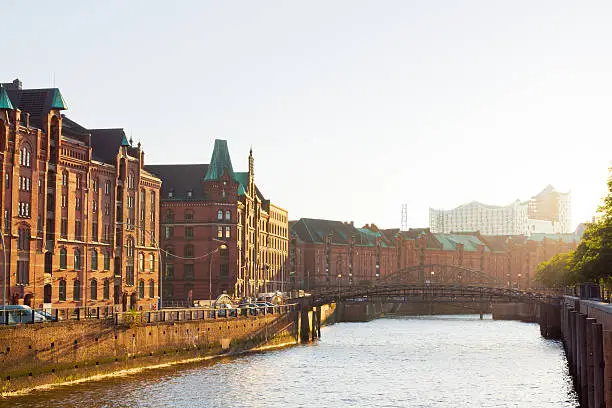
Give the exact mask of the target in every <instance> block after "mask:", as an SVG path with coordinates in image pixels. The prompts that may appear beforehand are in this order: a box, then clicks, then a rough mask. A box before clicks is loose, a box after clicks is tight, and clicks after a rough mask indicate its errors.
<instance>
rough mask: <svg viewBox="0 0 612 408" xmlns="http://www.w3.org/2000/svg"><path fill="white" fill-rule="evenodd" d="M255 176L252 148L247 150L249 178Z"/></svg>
mask: <svg viewBox="0 0 612 408" xmlns="http://www.w3.org/2000/svg"><path fill="white" fill-rule="evenodd" d="M254 175H255V160H254V159H253V147H251V150H249V177H253V176H254Z"/></svg>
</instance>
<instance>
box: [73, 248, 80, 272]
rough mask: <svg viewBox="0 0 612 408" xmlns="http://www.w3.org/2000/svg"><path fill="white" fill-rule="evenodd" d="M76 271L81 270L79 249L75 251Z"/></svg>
mask: <svg viewBox="0 0 612 408" xmlns="http://www.w3.org/2000/svg"><path fill="white" fill-rule="evenodd" d="M74 269H75V270H77V271H80V270H81V251H79V249H78V248H76V249H75V250H74Z"/></svg>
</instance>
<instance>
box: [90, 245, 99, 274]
mask: <svg viewBox="0 0 612 408" xmlns="http://www.w3.org/2000/svg"><path fill="white" fill-rule="evenodd" d="M91 270H92V271H97V270H98V251H96V250H95V249H92V250H91Z"/></svg>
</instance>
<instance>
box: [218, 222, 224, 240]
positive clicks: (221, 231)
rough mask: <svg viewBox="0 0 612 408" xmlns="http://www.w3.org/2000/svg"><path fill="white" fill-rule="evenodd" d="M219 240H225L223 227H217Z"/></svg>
mask: <svg viewBox="0 0 612 408" xmlns="http://www.w3.org/2000/svg"><path fill="white" fill-rule="evenodd" d="M217 238H223V227H222V226H220V225H219V226H218V227H217Z"/></svg>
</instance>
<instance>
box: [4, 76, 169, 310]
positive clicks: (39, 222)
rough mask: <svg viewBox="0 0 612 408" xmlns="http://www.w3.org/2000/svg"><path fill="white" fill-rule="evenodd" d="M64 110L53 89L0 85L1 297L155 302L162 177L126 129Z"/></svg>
mask: <svg viewBox="0 0 612 408" xmlns="http://www.w3.org/2000/svg"><path fill="white" fill-rule="evenodd" d="M63 110H66V103H65V102H64V99H63V97H62V95H61V93H60V91H59V89H57V88H46V89H23V88H22V86H21V83H20V81H19V80H15V81H14V82H13V83H8V84H2V86H1V87H0V154H1V156H0V160H1V161H2V166H1V168H2V178H1V179H2V194H0V200H1V203H0V205H1V206H2V209H3V217H2V232H3V239H4V243H5V244H6V246H5V251H4V255H5V256H6V259H7V265H6V266H7V268H6V269H7V276H6V279H7V286H6V288H5V290H6V292H5V294H6V297H7V299H8V301H9V302H11V303H24V304H27V305H30V306H32V307H35V308H41V307H45V308H56V307H76V306H111V305H117V306H120V307H119V308H123V309H127V308H128V307H133V308H140V307H142V308H151V307H154V306H155V305H157V303H158V296H159V288H158V266H157V265H158V264H157V262H158V259H157V256H158V255H157V249H156V247H157V245H156V242H157V239H158V238H157V235H158V232H159V231H158V228H157V227H156V225H157V223H158V219H157V217H158V214H157V212H158V211H157V208H158V205H159V203H158V200H159V189H160V187H161V181H160V180H159V179H158V178H156V177H155V176H153V175H151V174H150V173H148V172H147V171H146V170H144V166H143V164H144V151H143V150H142V148H141V146H140V143H139V144H138V146H133V145H132V143H131V142H128V140H127V138H126V136H125V133H124V131H123V130H122V129H86V128H85V127H83V126H81V125H79V124H77V123H76V122H74V121H72V120H71V119H69V118H68V117H66V116H64V115H62V114H61V112H62V111H63Z"/></svg>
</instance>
